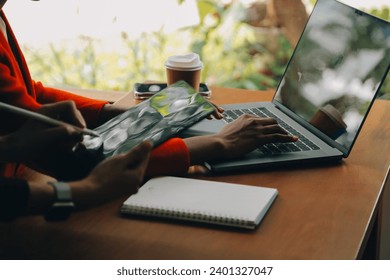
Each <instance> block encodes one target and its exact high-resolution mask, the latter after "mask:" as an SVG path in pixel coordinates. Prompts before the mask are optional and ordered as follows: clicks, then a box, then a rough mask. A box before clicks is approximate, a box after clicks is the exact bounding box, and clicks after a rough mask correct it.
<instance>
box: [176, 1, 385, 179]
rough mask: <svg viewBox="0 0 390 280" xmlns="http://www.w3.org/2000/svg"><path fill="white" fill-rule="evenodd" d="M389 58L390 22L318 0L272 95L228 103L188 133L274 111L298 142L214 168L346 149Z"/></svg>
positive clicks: (301, 159) (336, 154)
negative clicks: (222, 112)
mask: <svg viewBox="0 0 390 280" xmlns="http://www.w3.org/2000/svg"><path fill="white" fill-rule="evenodd" d="M389 65H390V23H389V22H387V21H385V20H382V19H379V18H376V17H374V16H372V15H369V14H367V13H365V12H363V11H360V10H357V9H355V8H352V7H350V6H348V5H346V4H343V3H340V2H338V1H335V0H318V1H317V3H316V5H315V6H314V8H313V11H312V13H311V15H310V17H309V19H308V22H307V24H306V26H305V29H304V31H303V33H302V35H301V37H300V39H299V42H298V44H297V46H296V48H295V50H294V52H293V54H292V56H291V58H290V61H289V63H288V65H287V67H286V70H285V73H284V75H283V77H282V79H281V80H280V82H279V85H278V87H277V90H276V92H275V95H274V98H273V100H272V102H258V103H242V104H232V105H223V106H222V107H223V108H224V109H225V118H224V119H223V120H204V121H201V122H199V123H197V124H195V125H194V126H191V127H190V128H189V129H187V130H186V131H185V132H184V133H183V134H182V135H183V136H184V137H189V136H197V135H207V134H213V133H216V132H218V131H219V130H220V129H221V128H222V127H223V126H224V125H226V124H227V123H229V122H231V121H234V119H236V118H237V117H239V116H240V115H242V114H245V113H248V114H255V115H258V116H261V117H272V118H275V119H277V121H278V123H279V125H281V126H282V127H283V128H284V129H285V130H287V131H288V133H290V134H293V135H297V136H298V137H299V141H298V142H296V143H275V144H267V145H264V146H262V147H259V148H258V149H256V150H255V151H253V152H251V153H249V154H247V155H245V156H243V157H241V158H237V159H234V160H222V161H212V162H207V163H206V166H207V167H208V168H209V169H210V170H211V171H213V172H225V171H232V170H249V169H262V168H264V167H265V166H276V165H286V164H289V165H291V164H294V165H296V164H298V163H312V162H325V161H327V162H328V161H340V160H341V159H343V158H346V157H348V155H349V153H350V152H351V149H352V147H353V144H354V142H355V140H356V138H357V136H358V134H359V132H360V130H361V128H362V125H363V123H364V120H365V118H366V116H367V114H368V112H369V110H370V108H371V106H372V103H373V102H374V100H375V98H376V97H377V95H378V92H379V89H380V87H381V85H382V83H383V82H384V80H385V78H386V76H387V73H388V71H389Z"/></svg>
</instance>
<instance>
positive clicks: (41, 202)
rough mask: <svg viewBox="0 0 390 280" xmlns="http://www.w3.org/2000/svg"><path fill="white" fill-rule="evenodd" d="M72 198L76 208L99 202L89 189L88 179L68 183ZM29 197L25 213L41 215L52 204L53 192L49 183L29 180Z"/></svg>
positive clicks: (91, 205) (87, 206)
mask: <svg viewBox="0 0 390 280" xmlns="http://www.w3.org/2000/svg"><path fill="white" fill-rule="evenodd" d="M68 185H69V187H70V190H71V194H72V200H73V202H74V204H75V207H76V210H86V209H88V208H92V207H94V206H95V205H98V204H100V203H101V201H99V200H97V199H94V193H93V191H91V188H92V186H91V184H90V183H89V182H88V180H86V179H85V180H81V181H75V182H69V183H68ZM29 189H30V197H29V201H28V205H27V208H26V213H25V214H26V215H43V214H45V213H46V212H47V211H48V210H49V209H50V207H51V205H52V204H53V202H54V200H55V193H54V189H53V187H52V186H51V185H50V184H49V183H35V182H29Z"/></svg>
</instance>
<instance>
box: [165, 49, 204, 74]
mask: <svg viewBox="0 0 390 280" xmlns="http://www.w3.org/2000/svg"><path fill="white" fill-rule="evenodd" d="M165 66H166V67H167V68H169V69H174V70H186V71H195V70H199V69H202V67H203V64H202V61H200V57H199V55H198V54H196V53H188V54H184V55H173V56H170V57H168V59H167V61H166V62H165Z"/></svg>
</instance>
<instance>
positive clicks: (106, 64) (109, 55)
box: [23, 0, 390, 99]
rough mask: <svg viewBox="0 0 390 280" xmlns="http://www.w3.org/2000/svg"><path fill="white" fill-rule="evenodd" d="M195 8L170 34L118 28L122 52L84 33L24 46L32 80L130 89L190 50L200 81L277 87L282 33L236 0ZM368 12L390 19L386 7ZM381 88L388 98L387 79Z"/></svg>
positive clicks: (283, 54)
mask: <svg viewBox="0 0 390 280" xmlns="http://www.w3.org/2000/svg"><path fill="white" fill-rule="evenodd" d="M184 1H185V0H178V5H180V4H181V3H182V2H184ZM311 2H315V1H311ZM197 8H198V13H199V19H200V22H199V24H198V25H196V26H191V27H187V28H183V29H181V30H178V31H176V32H175V33H172V34H168V33H166V32H164V29H163V28H162V29H161V30H159V31H158V32H153V33H143V34H142V35H141V36H140V37H138V38H132V37H130V36H129V35H128V34H127V33H125V32H122V34H121V36H120V38H118V40H120V44H121V46H120V51H118V50H108V49H106V48H104V47H103V46H102V45H103V44H102V42H101V41H100V40H98V39H95V38H91V37H87V36H81V37H79V38H77V39H75V41H72V42H61V43H56V44H54V43H53V44H50V45H49V46H47V48H40V49H33V48H31V47H29V46H23V48H24V51H25V55H26V59H27V61H28V64H29V66H30V70H31V73H32V76H33V77H34V79H36V80H40V81H42V82H44V83H45V84H48V85H53V86H68V87H79V88H92V89H99V90H114V91H129V90H131V89H132V86H133V84H134V83H136V82H140V81H146V80H156V81H164V80H165V69H164V61H165V60H166V58H167V57H168V56H170V55H173V54H177V53H185V52H189V51H193V52H196V53H199V54H200V56H201V58H202V60H203V62H204V69H203V71H202V80H203V81H205V82H207V83H208V84H209V85H218V86H223V87H236V88H246V89H267V88H275V87H276V86H277V83H278V81H279V79H280V77H281V76H282V74H283V72H284V69H285V66H286V64H287V62H288V59H289V57H290V55H291V53H292V47H291V45H290V43H289V41H288V40H287V39H286V38H285V37H284V36H283V34H282V33H281V32H279V33H276V34H275V32H270V31H269V32H267V30H266V29H265V28H256V27H253V26H250V25H249V24H248V23H246V22H245V11H246V7H245V6H244V5H243V4H242V3H241V2H240V1H238V0H232V1H231V2H230V3H227V2H226V1H220V0H217V1H211V0H197ZM370 12H372V13H374V14H376V15H381V16H382V17H385V18H386V19H387V20H388V19H389V9H388V8H383V9H378V10H373V11H370ZM75 46H77V47H76V48H75ZM383 91H384V92H386V93H388V94H387V95H386V96H387V97H389V99H390V83H389V78H388V79H387V82H386V84H385V85H384V87H383Z"/></svg>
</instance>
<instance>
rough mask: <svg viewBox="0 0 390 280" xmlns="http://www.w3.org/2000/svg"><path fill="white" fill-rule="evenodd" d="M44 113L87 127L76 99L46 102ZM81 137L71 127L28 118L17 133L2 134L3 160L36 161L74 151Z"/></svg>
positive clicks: (40, 110)
mask: <svg viewBox="0 0 390 280" xmlns="http://www.w3.org/2000/svg"><path fill="white" fill-rule="evenodd" d="M38 113H41V114H43V115H46V116H50V117H52V118H56V119H59V120H62V121H65V122H67V123H70V124H73V125H76V126H78V127H81V128H83V127H85V121H84V119H83V117H82V116H81V114H80V112H79V111H78V110H77V108H76V106H75V104H74V102H73V101H64V102H58V103H54V104H50V105H44V106H42V107H41V108H40V109H39V110H38ZM81 140H82V134H81V133H80V131H77V130H76V129H74V128H73V127H72V126H70V125H69V126H68V125H63V126H56V127H53V126H48V125H47V124H43V123H41V122H39V121H34V120H28V121H27V122H26V124H25V125H24V126H23V127H21V128H20V129H19V130H17V131H16V132H14V133H11V134H8V135H6V136H4V137H2V141H1V142H2V143H0V145H2V144H4V145H6V149H4V150H5V153H2V156H1V159H0V160H2V161H6V162H27V161H34V160H36V159H38V158H42V157H45V156H46V155H49V154H52V153H56V152H58V151H59V150H62V151H71V149H72V148H73V147H74V146H75V145H76V144H77V143H78V142H80V141H81Z"/></svg>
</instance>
